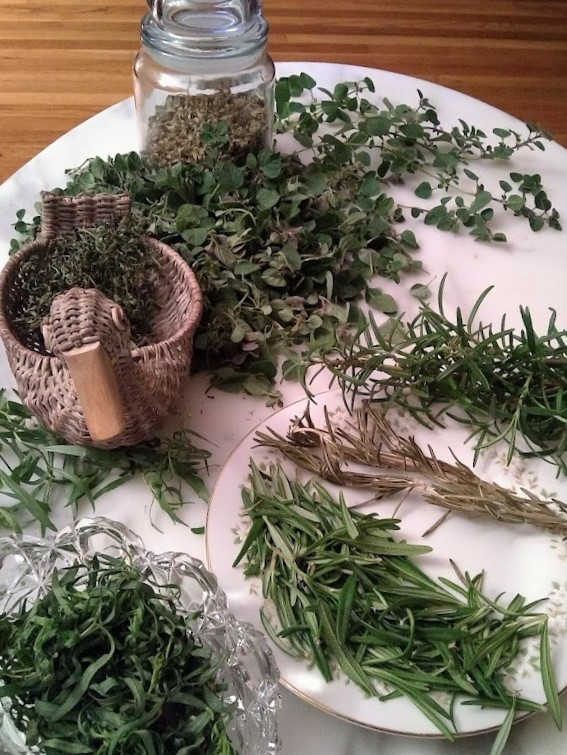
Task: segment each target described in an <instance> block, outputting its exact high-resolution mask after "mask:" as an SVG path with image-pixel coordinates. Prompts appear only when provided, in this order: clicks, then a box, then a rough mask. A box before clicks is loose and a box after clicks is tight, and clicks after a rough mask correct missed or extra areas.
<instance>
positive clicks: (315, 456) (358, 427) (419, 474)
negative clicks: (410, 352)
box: [256, 402, 567, 536]
mask: <svg viewBox="0 0 567 755" xmlns="http://www.w3.org/2000/svg"><path fill="white" fill-rule="evenodd" d="M256 439H257V440H258V442H259V443H260V444H261V445H263V446H266V447H269V448H274V449H276V450H277V451H279V452H281V453H282V454H283V455H284V456H286V457H287V458H288V459H290V460H291V461H293V462H294V464H296V465H297V466H299V467H301V468H303V469H306V470H308V471H309V472H312V473H313V474H316V475H318V476H319V477H322V478H323V479H325V480H328V481H329V482H333V483H336V484H337V485H341V486H344V487H358V488H369V489H371V490H372V491H373V492H374V493H375V498H376V500H382V499H384V498H386V497H388V496H391V495H394V494H396V493H400V492H409V491H416V492H418V493H419V494H420V495H421V496H422V497H423V499H424V500H425V501H427V502H428V503H431V504H434V505H435V506H440V507H441V508H444V509H447V510H448V511H455V512H459V513H461V514H465V515H473V516H477V515H481V516H488V517H491V518H493V519H496V520H498V521H501V522H507V523H510V524H531V525H533V526H534V527H539V528H542V529H548V530H551V531H553V532H556V533H558V534H560V535H565V536H567V503H564V502H562V501H559V500H557V499H556V498H553V499H551V500H544V499H542V498H539V497H538V496H536V495H534V494H533V493H531V492H530V491H529V490H522V494H521V495H520V494H517V493H515V492H513V491H512V490H509V489H507V488H504V487H502V486H501V485H498V484H496V483H494V482H489V481H487V480H483V479H481V478H480V477H478V476H477V475H476V474H475V473H474V472H473V471H472V470H471V469H469V467H467V466H466V465H465V464H463V463H462V462H460V461H459V460H458V459H457V458H455V459H454V461H453V462H447V461H443V460H442V459H438V458H437V456H436V455H435V454H434V452H433V451H432V450H431V448H429V449H428V451H429V453H426V452H425V451H423V449H422V448H421V447H420V446H419V445H418V444H417V443H416V441H415V440H414V439H413V438H412V437H404V436H400V435H399V434H398V433H396V432H395V430H394V429H393V427H392V426H391V424H390V423H389V422H388V419H387V415H386V413H385V412H384V410H383V408H382V407H380V406H378V405H376V404H375V403H372V402H364V403H363V405H362V406H361V407H360V408H359V409H357V410H356V411H355V413H354V415H353V421H352V424H350V423H349V424H345V423H341V424H340V425H338V424H334V423H333V422H332V420H331V418H330V416H329V414H328V412H327V410H325V423H324V426H323V427H320V428H318V427H316V426H315V424H314V423H313V420H312V419H311V415H310V412H309V408H308V409H307V410H306V412H305V414H304V415H303V417H300V418H298V419H297V420H295V422H294V423H293V425H292V427H291V428H290V430H289V432H288V434H287V437H286V438H284V437H282V436H281V435H279V434H278V433H276V432H274V431H273V430H271V431H270V433H269V434H268V433H262V432H259V433H257V435H256ZM351 464H356V466H357V467H363V468H364V467H366V469H363V470H360V471H354V470H353V469H352V468H350V467H349V465H351ZM445 518H446V517H443V518H442V520H443V521H444V519H445ZM435 527H436V525H434V527H432V528H430V529H429V530H428V534H430V533H431V532H432V531H433V529H434V528H435Z"/></svg>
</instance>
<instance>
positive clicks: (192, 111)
mask: <svg viewBox="0 0 567 755" xmlns="http://www.w3.org/2000/svg"><path fill="white" fill-rule="evenodd" d="M267 119H268V115H267V112H266V106H265V104H264V102H263V100H261V99H260V98H259V97H256V96H253V95H250V94H245V93H239V94H233V93H232V92H228V91H227V92H215V93H212V94H193V95H173V94H170V95H168V97H167V99H166V100H165V102H164V103H163V104H162V105H158V106H157V108H156V110H155V112H154V114H153V115H152V116H151V117H150V118H149V121H148V135H147V139H146V146H145V149H144V155H145V157H146V158H147V160H148V162H150V163H151V164H154V165H159V166H161V167H165V166H168V165H174V164H175V163H179V162H184V163H195V162H201V161H202V160H203V159H204V157H205V156H206V154H207V152H208V149H209V143H210V141H211V140H212V139H214V141H215V143H216V144H218V145H219V146H220V149H219V154H220V156H221V157H223V158H225V159H228V160H232V161H233V162H235V163H237V164H242V163H244V162H245V161H246V157H247V155H248V153H249V152H257V151H259V150H260V149H261V148H262V147H266V146H270V145H267V144H266V130H267V126H268V123H267Z"/></svg>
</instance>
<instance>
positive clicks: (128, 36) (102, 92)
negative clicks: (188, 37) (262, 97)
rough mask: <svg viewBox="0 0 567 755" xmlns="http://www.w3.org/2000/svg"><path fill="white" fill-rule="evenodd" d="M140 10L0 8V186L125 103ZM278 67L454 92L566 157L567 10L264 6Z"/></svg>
mask: <svg viewBox="0 0 567 755" xmlns="http://www.w3.org/2000/svg"><path fill="white" fill-rule="evenodd" d="M145 11H146V3H145V2H144V0H112V1H110V0H107V1H106V2H105V1H104V0H80V1H79V2H78V1H77V0H51V1H50V2H49V3H46V2H40V0H0V181H3V180H4V179H6V178H7V177H8V176H9V175H10V174H11V173H13V172H14V171H15V170H16V169H17V168H18V167H20V166H21V165H22V164H23V163H25V162H26V161H27V160H29V159H30V158H31V157H33V156H34V155H35V154H36V153H37V152H39V151H40V150H41V149H42V148H43V147H45V146H46V145H47V144H49V143H50V142H51V141H53V140H54V139H56V138H57V137H58V136H60V135H61V134H64V133H65V132H66V131H68V130H69V129H70V128H72V127H73V126H75V125H77V124H78V123H80V122H81V121H83V120H84V119H86V118H88V117H89V116H91V115H93V114H95V113H97V112H98V111H100V110H102V109H104V108H106V107H108V106H109V105H112V104H113V103H115V102H117V101H119V100H121V99H123V98H124V97H128V96H129V95H130V94H131V66H132V59H133V56H134V54H135V51H136V49H137V48H138V45H139V41H138V32H139V24H140V19H141V17H142V15H143V14H144V13H145ZM265 14H266V16H267V18H268V21H269V22H270V27H271V38H270V40H271V41H270V49H271V53H272V56H273V57H274V59H275V60H305V61H307V60H309V61H316V60H319V61H327V62H342V63H355V64H360V65H366V66H371V67H375V68H383V69H387V70H391V71H398V72H400V73H404V74H409V75H413V76H417V77H420V78H423V79H429V80H431V81H435V82H437V83H440V84H444V85H446V86H448V87H452V88H454V89H459V90H461V91H463V92H466V93H467V94H470V95H473V96H474V97H477V98H479V99H481V100H484V101H486V102H489V103H491V104H492V105H495V106H497V107H499V108H501V109H503V110H506V111H507V112H509V113H511V114H513V115H515V116H517V117H519V118H522V119H525V120H529V121H531V122H537V123H539V124H540V125H541V126H542V127H543V128H545V129H547V130H548V131H550V132H551V133H552V134H553V135H554V136H555V138H556V139H557V141H558V142H560V143H561V144H563V145H564V146H567V0H475V2H468V3H467V2H465V1H464V0H405V2H403V3H402V2H394V0H265Z"/></svg>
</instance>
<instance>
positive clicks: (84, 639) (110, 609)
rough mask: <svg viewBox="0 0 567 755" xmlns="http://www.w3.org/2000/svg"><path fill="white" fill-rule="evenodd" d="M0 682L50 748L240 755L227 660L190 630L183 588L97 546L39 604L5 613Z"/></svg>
mask: <svg viewBox="0 0 567 755" xmlns="http://www.w3.org/2000/svg"><path fill="white" fill-rule="evenodd" d="M0 640H1V641H0V648H1V649H0V683H1V684H2V695H3V696H4V697H9V698H10V702H11V707H10V716H11V717H12V719H13V721H14V723H15V725H16V726H17V727H18V729H20V730H21V731H23V732H24V733H25V735H26V743H27V745H28V746H35V745H38V746H39V747H41V749H42V751H43V752H45V753H46V755H61V753H75V754H80V753H98V755H111V753H113V754H114V755H171V753H173V752H175V753H178V755H182V754H183V753H195V755H197V754H198V755H235V750H234V748H233V746H232V744H231V742H230V739H229V736H228V733H227V724H228V721H229V717H230V707H229V706H228V704H227V703H225V702H224V701H223V699H222V690H220V689H219V687H218V685H217V684H216V682H215V678H216V675H217V672H218V670H219V664H222V658H219V659H217V660H214V659H213V657H212V654H211V651H210V650H208V649H207V648H205V647H203V645H202V644H201V643H200V642H199V640H198V638H197V637H195V636H194V635H193V634H191V633H190V632H189V631H188V625H187V619H186V617H185V615H184V614H183V613H182V612H180V611H179V609H178V607H177V602H176V593H175V589H174V588H171V589H168V590H166V591H165V592H164V591H163V590H162V589H161V588H157V587H154V586H153V585H152V584H151V583H150V582H148V581H146V580H144V578H143V576H142V574H141V573H140V572H139V571H138V570H137V569H136V568H135V567H133V566H131V565H129V564H127V563H125V562H123V561H121V560H120V559H116V558H112V557H110V556H104V555H100V556H99V557H98V558H95V559H94V560H93V561H92V563H90V564H89V565H88V566H87V565H77V566H74V567H69V568H67V569H64V570H61V571H60V572H59V574H56V575H55V576H54V578H53V582H52V584H51V587H50V590H49V591H48V592H47V593H46V594H45V596H44V597H42V598H40V599H39V600H38V601H37V602H36V603H35V604H34V605H33V606H32V607H31V608H24V609H23V610H22V611H21V612H18V613H15V614H11V615H3V616H1V617H0Z"/></svg>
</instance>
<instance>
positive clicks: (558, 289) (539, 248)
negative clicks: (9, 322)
mask: <svg viewBox="0 0 567 755" xmlns="http://www.w3.org/2000/svg"><path fill="white" fill-rule="evenodd" d="M277 68H278V74H279V75H289V74H292V73H297V72H299V71H302V70H304V71H307V72H308V73H310V74H311V75H312V76H314V78H315V79H316V80H317V81H318V83H319V84H320V85H321V86H325V87H327V88H329V87H332V86H333V85H334V84H335V83H336V82H338V81H345V80H350V81H353V80H360V79H361V78H363V77H364V76H368V75H369V76H371V77H372V78H373V79H374V80H375V82H376V84H377V90H378V92H377V93H378V94H379V95H383V96H387V97H389V98H390V99H391V100H392V101H394V102H415V101H416V98H417V95H416V90H417V89H418V88H419V89H420V90H421V91H422V92H423V93H424V94H425V95H426V96H427V97H429V98H430V100H431V101H432V103H434V104H435V105H436V106H437V107H438V111H439V114H440V117H441V119H442V122H443V123H444V124H446V125H449V124H451V125H453V124H456V123H457V120H458V118H462V119H464V120H466V121H468V122H469V123H471V124H474V125H476V126H478V127H480V128H484V129H485V130H488V131H490V130H491V129H492V128H493V127H494V126H502V127H509V128H516V129H520V128H521V124H520V123H519V122H518V121H517V120H515V119H514V118H511V117H510V116H508V115H506V114H505V113H502V112H501V111H498V110H496V109H494V108H492V107H490V106H488V105H485V104H483V103H481V102H478V101H477V100H474V99H472V98H470V97H467V96H465V95H462V94H460V93H458V92H454V91H452V90H449V89H446V88H444V87H440V86H437V85H435V84H431V83H428V82H424V81H421V80H418V79H413V78H410V77H407V76H402V75H399V74H395V73H391V72H386V71H377V70H371V69H367V68H362V67H356V66H347V65H329V64H314V63H284V64H279V65H278V67H277ZM533 120H537V113H534V114H533ZM137 147H138V141H137V136H136V129H135V123H134V110H133V105H132V101H131V100H126V101H124V102H122V103H119V104H118V105H116V106H114V107H112V108H109V109H108V110H106V111H104V112H102V113H100V114H99V115H97V116H95V117H94V118H91V119H90V120H89V121H87V122H85V123H84V124H82V125H81V126H79V127H77V128H76V129H73V130H72V131H71V132H69V133H68V134H66V135H65V136H63V137H62V138H61V139H59V140H58V141H56V142H55V143H54V144H52V145H51V146H50V147H48V148H47V149H45V150H44V151H43V152H42V153H41V154H39V155H38V156H37V157H35V158H34V159H33V160H31V161H30V162H29V163H28V164H27V165H25V166H24V167H23V168H22V169H20V170H19V171H18V172H17V173H16V174H14V176H12V178H10V179H9V180H8V181H6V182H5V183H4V184H3V185H2V186H0V209H1V212H0V250H1V251H0V261H1V259H2V257H1V255H4V259H5V258H6V256H7V253H8V247H9V241H10V238H11V237H12V235H13V228H12V225H13V223H14V220H15V213H16V211H17V210H18V209H20V208H25V209H26V210H28V211H31V212H33V207H34V204H35V203H36V202H37V200H38V198H39V192H40V191H41V190H43V189H49V188H52V187H54V186H61V185H63V184H64V183H65V169H66V168H71V167H75V166H77V165H79V164H80V163H82V162H83V161H84V160H86V159H87V158H89V157H92V156H94V155H101V156H106V155H113V154H115V153H116V152H123V151H128V150H130V149H136V148H137ZM504 168H505V166H504ZM499 169H500V170H502V166H500V168H499ZM510 170H518V171H523V172H527V173H535V172H538V173H541V174H542V177H543V181H544V184H545V185H546V187H547V189H548V193H549V196H550V198H551V199H552V200H553V201H554V203H555V205H556V206H557V207H558V209H559V211H560V212H561V213H562V215H563V217H564V218H565V217H566V216H567V185H566V183H565V175H567V151H566V150H564V149H563V148H561V147H560V146H558V145H555V144H550V145H548V146H547V150H546V152H545V153H541V152H539V151H537V150H536V151H534V152H531V153H524V155H523V156H522V157H521V158H519V159H518V160H516V161H515V162H514V164H513V166H510ZM400 196H401V195H400ZM405 198H407V199H411V194H409V193H406V194H405ZM415 227H416V233H417V235H418V239H419V241H420V243H421V247H422V249H421V252H419V254H421V255H422V256H423V259H424V261H425V262H426V267H427V270H428V273H429V276H427V275H426V276H422V277H421V279H420V280H423V279H429V277H431V278H435V277H436V280H437V281H438V280H439V277H440V275H442V274H443V273H444V272H448V273H449V278H448V283H447V307H448V308H450V307H451V306H455V305H456V304H460V305H461V306H463V307H464V308H465V309H466V308H468V307H469V306H470V305H471V303H472V302H473V301H474V300H475V299H476V297H477V296H478V294H479V293H480V291H482V290H483V289H484V288H485V287H486V286H487V285H491V284H495V285H496V290H495V292H494V293H493V294H492V296H491V297H490V298H489V300H488V301H487V303H486V305H485V306H484V307H483V310H482V313H483V319H484V320H485V321H488V320H489V319H490V320H496V319H499V318H500V316H501V315H502V313H503V312H504V311H508V312H509V317H510V318H511V319H510V321H511V322H512V320H513V319H514V318H515V317H516V316H517V304H518V303H523V304H529V306H530V307H531V308H532V311H533V312H534V314H535V316H536V318H537V319H538V322H539V323H542V322H543V323H545V322H546V321H547V317H548V307H549V306H554V307H555V308H556V309H557V310H558V323H564V324H565V323H567V297H564V295H563V291H562V282H563V281H564V280H566V279H567V278H566V273H567V254H565V248H566V245H565V234H564V233H555V232H553V231H545V232H541V233H539V234H533V233H532V232H531V231H530V230H529V229H528V228H527V225H526V226H523V225H521V224H519V223H518V222H517V221H515V220H514V219H511V218H506V219H505V222H504V223H503V228H502V229H503V230H504V231H505V232H506V233H507V234H508V237H509V239H510V243H509V244H507V245H505V246H502V247H498V248H495V247H485V246H484V245H481V244H475V243H474V242H473V241H472V239H470V238H468V237H463V236H458V237H455V236H453V235H451V234H443V233H441V232H438V231H436V230H433V229H430V228H425V227H423V226H422V225H420V224H419V223H416V224H415ZM413 282H414V281H408V280H406V281H405V282H403V285H402V286H400V287H396V286H395V285H393V284H392V285H391V286H388V285H387V284H386V283H383V284H382V283H380V285H382V287H383V288H389V289H391V290H393V293H395V294H396V296H397V298H398V300H399V301H401V302H402V306H403V308H404V309H405V310H406V311H407V312H408V314H409V313H411V307H415V302H414V301H412V300H410V299H409V297H407V298H404V297H403V295H402V292H403V290H405V289H406V288H407V287H409V284H410V283H413ZM0 385H2V386H3V387H10V386H13V379H12V376H11V374H10V372H9V369H8V366H7V363H6V360H5V358H4V357H3V356H2V358H0ZM207 387H208V382H207V379H206V376H196V377H195V378H194V379H193V380H192V381H191V385H190V387H189V391H188V396H187V402H186V406H185V411H186V414H187V417H188V420H187V421H188V422H190V424H191V426H192V427H193V428H194V429H195V430H196V431H197V432H199V433H201V434H202V435H203V436H205V437H206V438H208V439H209V440H210V441H211V449H212V457H211V464H210V470H211V479H210V484H212V483H213V482H214V480H215V478H216V476H217V474H218V471H219V470H220V469H221V468H222V466H223V465H224V464H225V463H226V461H227V459H228V458H229V457H230V454H231V453H232V451H233V450H234V449H235V447H237V446H238V444H239V443H240V442H241V441H242V439H243V438H244V436H245V435H246V434H247V433H248V432H249V430H250V429H251V428H252V427H254V426H255V425H256V424H257V423H258V422H260V421H262V420H263V419H265V418H267V417H269V416H271V415H272V414H273V412H272V410H271V409H268V408H267V407H265V406H264V404H263V402H262V400H261V399H254V398H251V397H244V396H233V395H230V394H222V393H219V392H212V393H211V392H208V393H206V389H207ZM326 387H327V384H326V382H325V381H322V382H321V383H320V384H319V387H318V389H319V390H325V389H326ZM283 394H284V403H285V404H286V405H287V404H290V403H292V402H294V401H296V400H298V399H299V398H300V396H301V392H300V391H299V390H298V389H297V386H295V385H293V384H286V385H284V386H283ZM149 505H150V503H149V496H148V493H147V491H146V490H145V488H144V485H143V484H141V483H131V484H129V485H128V486H126V487H124V488H119V489H117V490H115V491H113V492H112V493H110V494H109V495H108V496H106V497H105V498H104V499H102V500H100V501H99V502H98V503H97V513H99V514H101V515H106V516H110V517H113V518H116V519H119V520H120V521H122V522H123V523H124V524H126V525H127V526H129V527H131V528H132V529H134V530H136V531H137V532H139V533H140V534H141V535H142V536H143V537H144V539H145V542H146V544H147V546H148V547H150V548H152V549H154V550H159V551H163V550H168V549H173V550H180V551H187V552H189V553H191V554H192V555H194V556H196V557H199V558H205V546H204V540H203V538H202V537H199V536H196V535H194V534H192V533H191V531H190V529H189V527H183V526H174V525H173V524H172V523H171V522H170V521H169V520H168V518H167V517H165V516H161V515H160V513H159V512H158V511H156V510H155V508H154V509H153V510H152V520H151V521H153V523H154V524H155V525H157V526H152V524H151V523H150V516H149V515H148V508H149ZM142 512H143V513H142ZM85 513H90V509H88V510H86V511H85ZM70 516H71V514H70V511H69V510H68V509H62V510H61V511H60V512H58V515H57V516H56V517H55V518H56V520H57V521H58V523H60V524H66V523H68V521H69V517H70ZM182 516H183V519H184V521H185V522H186V523H187V524H188V525H189V526H190V527H199V526H201V525H203V524H204V521H205V516H206V506H205V505H204V504H203V503H201V504H195V505H193V506H187V507H186V508H185V510H184V512H183V514H182ZM525 559H526V572H529V573H530V574H531V573H532V571H533V572H535V573H536V574H537V570H538V565H537V561H536V560H535V558H533V553H532V551H531V550H529V551H527V552H526V554H525ZM565 559H566V560H565V562H566V563H567V555H566V557H565ZM528 567H530V568H529V569H528ZM564 582H565V580H564ZM282 695H283V701H284V704H283V710H282V736H283V740H284V749H283V755H303V754H304V753H305V754H306V753H309V755H330V754H332V755H375V753H376V752H378V751H379V752H380V753H381V754H382V755H415V753H416V752H419V754H420V755H444V754H445V753H448V752H450V753H451V755H455V753H458V755H478V753H484V752H486V753H487V752H488V751H489V749H490V742H491V740H492V735H489V736H488V737H485V736H480V737H474V738H472V739H463V740H461V741H459V742H458V743H456V744H453V745H451V744H449V743H447V742H444V741H440V740H428V739H422V740H420V742H419V744H418V745H417V746H416V743H415V741H414V740H412V739H411V738H409V739H408V738H403V737H402V738H400V737H392V736H389V735H386V734H379V733H377V732H375V731H368V730H366V729H364V728H362V727H353V726H351V725H350V724H346V723H344V722H342V721H339V720H338V719H336V718H334V717H329V716H327V715H325V714H324V713H321V712H320V711H319V710H317V709H316V708H315V707H314V706H312V705H307V704H305V703H303V702H301V701H300V700H299V698H297V697H296V696H294V695H292V694H289V693H288V692H287V691H286V690H283V693H282ZM564 708H565V711H566V712H565V714H566V715H567V706H566V705H565V703H564ZM564 749H565V743H564V735H562V734H560V733H558V732H557V731H556V730H555V728H554V726H553V724H552V723H551V722H550V719H549V718H548V717H545V716H534V717H532V718H530V719H528V720H526V721H525V722H523V723H521V724H519V725H518V726H516V727H514V731H513V733H512V736H511V739H510V742H509V745H508V747H507V748H506V753H513V755H547V753H549V752H557V753H559V752H563V751H564Z"/></svg>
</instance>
